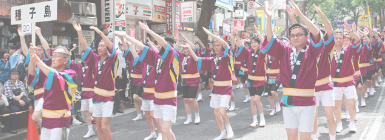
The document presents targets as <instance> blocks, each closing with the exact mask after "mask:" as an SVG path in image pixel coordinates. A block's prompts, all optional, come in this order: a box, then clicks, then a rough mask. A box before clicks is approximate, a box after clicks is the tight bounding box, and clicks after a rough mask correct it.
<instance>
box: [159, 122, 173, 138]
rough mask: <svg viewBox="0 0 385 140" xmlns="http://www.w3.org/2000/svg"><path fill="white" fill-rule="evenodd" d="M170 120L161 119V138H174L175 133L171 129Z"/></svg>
mask: <svg viewBox="0 0 385 140" xmlns="http://www.w3.org/2000/svg"><path fill="white" fill-rule="evenodd" d="M171 126H172V122H171V121H163V124H162V129H163V133H162V138H163V139H168V140H175V135H174V133H173V132H172V130H171Z"/></svg>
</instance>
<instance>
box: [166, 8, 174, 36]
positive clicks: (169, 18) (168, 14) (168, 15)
mask: <svg viewBox="0 0 385 140" xmlns="http://www.w3.org/2000/svg"><path fill="white" fill-rule="evenodd" d="M166 11H167V12H166V23H167V34H170V35H171V34H172V26H173V25H172V1H166Z"/></svg>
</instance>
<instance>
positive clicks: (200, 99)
mask: <svg viewBox="0 0 385 140" xmlns="http://www.w3.org/2000/svg"><path fill="white" fill-rule="evenodd" d="M199 101H202V94H198V97H197V102H199Z"/></svg>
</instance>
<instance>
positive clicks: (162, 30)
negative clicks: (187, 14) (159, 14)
mask: <svg viewBox="0 0 385 140" xmlns="http://www.w3.org/2000/svg"><path fill="white" fill-rule="evenodd" d="M166 28H167V25H166V24H155V25H151V30H152V31H154V32H155V33H158V34H159V33H160V34H162V33H165V32H166Z"/></svg>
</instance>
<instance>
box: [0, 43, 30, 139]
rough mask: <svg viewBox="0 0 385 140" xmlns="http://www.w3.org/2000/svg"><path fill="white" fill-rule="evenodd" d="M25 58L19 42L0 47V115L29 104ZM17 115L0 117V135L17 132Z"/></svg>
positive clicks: (20, 109) (26, 108) (25, 107)
mask: <svg viewBox="0 0 385 140" xmlns="http://www.w3.org/2000/svg"><path fill="white" fill-rule="evenodd" d="M25 58H26V57H25V56H24V54H23V52H22V49H21V45H20V44H16V45H13V46H9V48H8V49H4V48H3V49H0V115H3V114H10V113H14V112H20V111H25V110H28V107H29V106H30V105H31V103H30V100H29V99H28V97H27V95H28V94H27V89H26V86H25V82H26V81H25V80H26V79H27V78H26V76H25V75H26V74H25V72H26V71H25V65H24V63H25ZM20 76H22V77H20ZM19 117H21V115H12V116H5V117H0V135H2V134H4V132H9V133H11V134H17V121H18V119H19Z"/></svg>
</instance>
